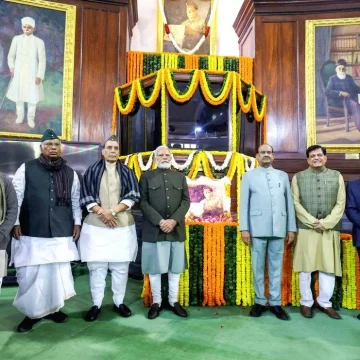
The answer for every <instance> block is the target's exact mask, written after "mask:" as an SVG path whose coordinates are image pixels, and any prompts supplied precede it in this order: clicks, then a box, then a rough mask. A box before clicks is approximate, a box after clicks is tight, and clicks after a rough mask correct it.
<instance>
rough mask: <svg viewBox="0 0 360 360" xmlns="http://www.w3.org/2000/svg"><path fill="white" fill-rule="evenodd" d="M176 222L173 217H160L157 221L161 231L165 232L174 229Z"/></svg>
mask: <svg viewBox="0 0 360 360" xmlns="http://www.w3.org/2000/svg"><path fill="white" fill-rule="evenodd" d="M176 224H177V222H176V221H175V220H174V219H167V220H164V219H162V220H161V221H160V222H159V225H160V229H161V231H163V232H164V233H167V234H168V233H170V232H172V231H173V230H174V228H175V226H176Z"/></svg>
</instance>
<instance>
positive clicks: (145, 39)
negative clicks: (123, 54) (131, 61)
mask: <svg viewBox="0 0 360 360" xmlns="http://www.w3.org/2000/svg"><path fill="white" fill-rule="evenodd" d="M243 1H244V0H219V1H218V17H217V24H218V26H217V34H218V36H217V38H218V41H217V55H229V56H230V55H233V56H238V55H239V46H238V38H237V35H236V33H235V31H234V29H233V24H234V21H235V18H236V16H237V15H238V13H239V10H240V7H241V5H242V3H243ZM157 2H158V0H138V12H139V21H138V23H137V25H136V26H135V28H134V30H133V37H132V39H131V50H134V51H144V52H151V51H156V33H157V24H156V21H157Z"/></svg>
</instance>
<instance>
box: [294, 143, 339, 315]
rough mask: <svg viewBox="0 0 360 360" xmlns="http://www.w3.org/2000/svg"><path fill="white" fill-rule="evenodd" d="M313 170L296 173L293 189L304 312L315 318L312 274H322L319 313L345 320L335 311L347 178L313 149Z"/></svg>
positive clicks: (296, 262)
mask: <svg viewBox="0 0 360 360" xmlns="http://www.w3.org/2000/svg"><path fill="white" fill-rule="evenodd" d="M306 154H307V162H308V164H309V168H308V169H306V170H304V171H301V172H299V173H297V174H295V176H294V178H293V180H292V184H291V188H292V194H293V198H294V205H295V211H296V218H297V226H298V233H297V242H296V246H295V253H294V271H297V272H300V293H301V300H300V304H301V307H300V312H301V314H302V315H303V316H304V317H306V318H311V317H312V316H313V313H312V306H313V304H314V299H313V297H312V292H311V288H310V284H311V273H312V272H313V271H319V296H318V297H317V299H316V307H317V308H318V310H320V311H322V312H324V313H326V314H327V315H328V316H330V317H331V318H334V319H341V317H340V315H339V314H338V313H337V312H336V311H335V310H334V309H333V308H332V304H331V302H330V299H331V297H332V295H333V292H334V287H335V276H341V274H342V273H341V263H340V229H341V217H342V215H343V213H344V208H345V185H344V179H343V177H342V176H341V174H340V173H339V172H338V171H335V170H331V169H328V168H326V167H325V164H326V161H327V157H326V149H325V148H323V147H321V146H319V145H313V146H310V147H309V148H308V149H307V151H306Z"/></svg>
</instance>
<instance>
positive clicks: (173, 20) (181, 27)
mask: <svg viewBox="0 0 360 360" xmlns="http://www.w3.org/2000/svg"><path fill="white" fill-rule="evenodd" d="M161 2H162V4H163V6H164V12H165V16H166V20H167V22H168V25H169V27H170V30H171V31H172V33H173V35H174V37H175V40H176V41H177V42H178V44H179V43H180V42H183V44H184V46H182V44H180V47H181V48H182V49H184V50H185V51H187V52H188V51H189V50H191V49H192V48H193V47H194V45H195V44H196V43H197V41H198V39H199V37H200V36H201V35H200V31H199V30H200V29H201V28H203V26H204V25H205V27H206V26H207V24H208V21H209V18H210V14H211V9H212V7H213V5H214V0H191V1H189V0H177V1H173V0H161ZM188 5H190V6H191V5H195V7H194V8H193V9H192V10H190V11H193V12H195V13H196V15H194V19H190V18H189V11H188ZM215 11H216V12H215V15H214V19H213V22H212V24H211V27H210V32H209V34H208V36H207V37H206V40H205V42H204V43H203V44H202V46H201V47H200V49H199V50H198V51H196V52H194V53H193V55H216V49H217V12H218V9H215ZM195 16H196V18H195ZM188 23H192V24H193V28H194V31H195V30H197V31H198V34H197V35H196V33H194V35H193V36H191V35H189V34H188V33H184V32H185V28H186V27H187V25H188ZM157 25H158V26H157V52H171V53H179V51H178V50H177V49H176V48H175V46H174V45H173V44H172V42H171V41H170V39H169V37H168V35H167V34H166V32H165V27H164V22H163V18H162V16H161V12H160V8H159V2H158V3H157ZM200 25H201V26H200ZM190 27H191V24H190ZM189 31H191V29H190V30H189Z"/></svg>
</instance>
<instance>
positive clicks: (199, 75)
mask: <svg viewBox="0 0 360 360" xmlns="http://www.w3.org/2000/svg"><path fill="white" fill-rule="evenodd" d="M175 72H186V73H189V71H187V70H175ZM208 73H209V72H208V71H204V70H193V71H192V72H191V76H190V79H189V81H188V83H187V86H186V88H185V90H183V91H181V90H179V88H178V86H177V82H176V80H175V77H174V71H172V70H169V69H162V70H159V71H158V72H156V73H155V74H151V75H147V76H145V77H143V78H140V79H137V80H135V81H133V82H131V83H128V84H125V85H122V86H120V87H118V88H116V89H115V96H114V109H113V119H112V123H111V131H112V133H113V134H114V133H115V129H116V121H117V114H116V111H115V103H116V104H117V107H118V109H119V111H120V113H121V114H122V115H129V114H131V113H132V112H133V111H134V110H135V105H136V103H137V101H139V102H140V104H141V105H143V106H144V107H151V106H153V105H154V104H155V102H156V101H157V100H158V99H159V97H160V96H162V100H161V101H162V106H161V115H162V119H163V121H165V120H166V109H165V107H164V106H165V103H166V95H165V94H166V90H167V92H168V94H169V95H170V97H171V98H172V99H173V100H174V101H176V102H178V103H184V102H187V101H189V100H190V99H191V97H192V96H193V94H194V93H195V91H196V89H197V88H198V86H199V84H200V90H201V92H202V94H203V96H204V98H205V100H206V101H207V102H208V103H209V104H212V105H214V106H218V105H221V104H222V103H224V102H225V101H226V100H227V98H228V96H229V93H230V91H231V90H232V89H233V91H232V100H233V101H232V102H233V108H232V125H233V126H234V123H233V122H234V121H236V112H237V109H236V106H235V105H236V104H235V99H236V98H237V102H238V103H239V105H240V108H241V110H242V111H243V112H244V113H248V112H249V111H250V110H252V112H253V113H254V117H255V119H256V121H263V120H264V119H265V116H266V97H265V96H262V97H261V101H260V104H258V102H257V99H256V92H255V87H254V86H253V85H252V84H250V85H249V87H248V95H247V98H246V101H245V100H244V98H243V93H242V83H241V79H240V75H239V74H237V73H234V72H225V73H224V72H210V74H215V75H223V76H224V79H223V82H222V86H221V89H220V90H219V91H218V92H215V91H214V90H213V88H212V86H211V82H210V80H209V76H208ZM153 76H154V77H155V79H154V85H153V88H152V90H151V91H149V92H147V91H148V90H147V89H148V88H145V87H144V80H146V79H149V78H150V77H153ZM235 87H236V94H235ZM125 88H128V94H127V95H126V96H124V95H123V90H124V89H125ZM162 94H163V95H162ZM162 124H164V122H162ZM162 129H165V127H164V126H162ZM164 131H165V130H163V132H164ZM165 135H166V134H165V133H163V134H162V140H163V142H162V143H164V141H165ZM264 136H265V124H264ZM232 145H233V148H232V150H235V149H236V146H235V147H234V145H236V136H234V137H233V144H232Z"/></svg>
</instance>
